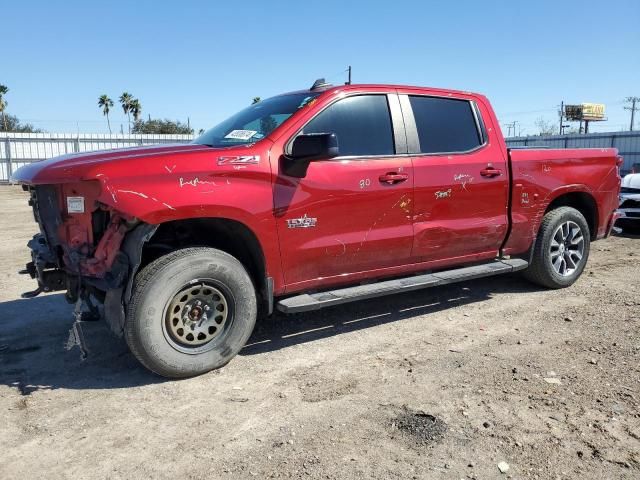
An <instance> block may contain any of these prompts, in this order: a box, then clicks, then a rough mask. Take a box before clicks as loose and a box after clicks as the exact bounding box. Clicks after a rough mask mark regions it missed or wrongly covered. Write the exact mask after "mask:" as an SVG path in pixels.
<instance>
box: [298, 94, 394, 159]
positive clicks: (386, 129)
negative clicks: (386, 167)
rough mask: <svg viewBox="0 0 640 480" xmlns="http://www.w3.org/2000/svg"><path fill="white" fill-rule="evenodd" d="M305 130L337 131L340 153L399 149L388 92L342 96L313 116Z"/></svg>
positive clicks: (379, 151) (387, 151)
mask: <svg viewBox="0 0 640 480" xmlns="http://www.w3.org/2000/svg"><path fill="white" fill-rule="evenodd" d="M303 133H335V134H336V135H337V137H338V148H339V151H340V156H347V155H359V156H362V155H393V154H394V153H395V147H394V140H393V129H392V126H391V116H390V114H389V105H388V103H387V97H386V95H358V96H355V97H347V98H344V99H342V100H339V101H337V102H336V103H334V104H333V105H331V106H330V107H328V108H326V109H325V110H323V111H322V112H320V113H319V114H318V116H317V117H315V118H314V119H313V120H311V121H310V122H309V123H308V124H307V125H306V126H305V127H304V130H303Z"/></svg>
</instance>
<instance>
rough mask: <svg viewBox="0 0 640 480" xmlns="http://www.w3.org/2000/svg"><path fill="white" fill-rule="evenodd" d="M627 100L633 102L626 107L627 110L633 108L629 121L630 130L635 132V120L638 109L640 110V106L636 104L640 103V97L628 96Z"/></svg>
mask: <svg viewBox="0 0 640 480" xmlns="http://www.w3.org/2000/svg"><path fill="white" fill-rule="evenodd" d="M624 101H625V102H627V103H631V106H630V107H624V109H625V110H631V122H630V123H629V131H630V132H633V121H634V119H635V116H636V110H640V106H636V104H638V103H640V97H627V98H625V99H624Z"/></svg>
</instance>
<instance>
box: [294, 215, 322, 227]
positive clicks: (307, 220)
mask: <svg viewBox="0 0 640 480" xmlns="http://www.w3.org/2000/svg"><path fill="white" fill-rule="evenodd" d="M317 222H318V219H317V218H312V217H307V214H306V213H305V214H304V216H303V217H300V218H290V219H288V220H287V227H288V228H310V227H315V226H316V223H317Z"/></svg>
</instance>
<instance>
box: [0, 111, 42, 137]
mask: <svg viewBox="0 0 640 480" xmlns="http://www.w3.org/2000/svg"><path fill="white" fill-rule="evenodd" d="M3 117H4V118H3V122H2V124H0V132H17V133H42V130H40V129H39V128H35V127H34V126H33V125H31V124H30V123H21V122H20V120H19V119H18V117H16V116H14V115H9V114H8V113H7V114H5V115H3Z"/></svg>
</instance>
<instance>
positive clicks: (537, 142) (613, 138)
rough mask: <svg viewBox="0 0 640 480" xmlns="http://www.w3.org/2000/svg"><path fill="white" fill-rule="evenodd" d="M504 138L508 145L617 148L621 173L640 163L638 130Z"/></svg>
mask: <svg viewBox="0 0 640 480" xmlns="http://www.w3.org/2000/svg"><path fill="white" fill-rule="evenodd" d="M506 140H507V146H509V147H524V146H531V147H534V146H536V147H551V148H617V149H618V153H619V154H620V155H622V157H623V158H624V164H623V166H622V173H627V172H629V171H630V170H631V165H633V164H634V163H640V132H608V133H588V134H586V135H577V134H576V135H549V136H535V137H510V138H507V139H506Z"/></svg>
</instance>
